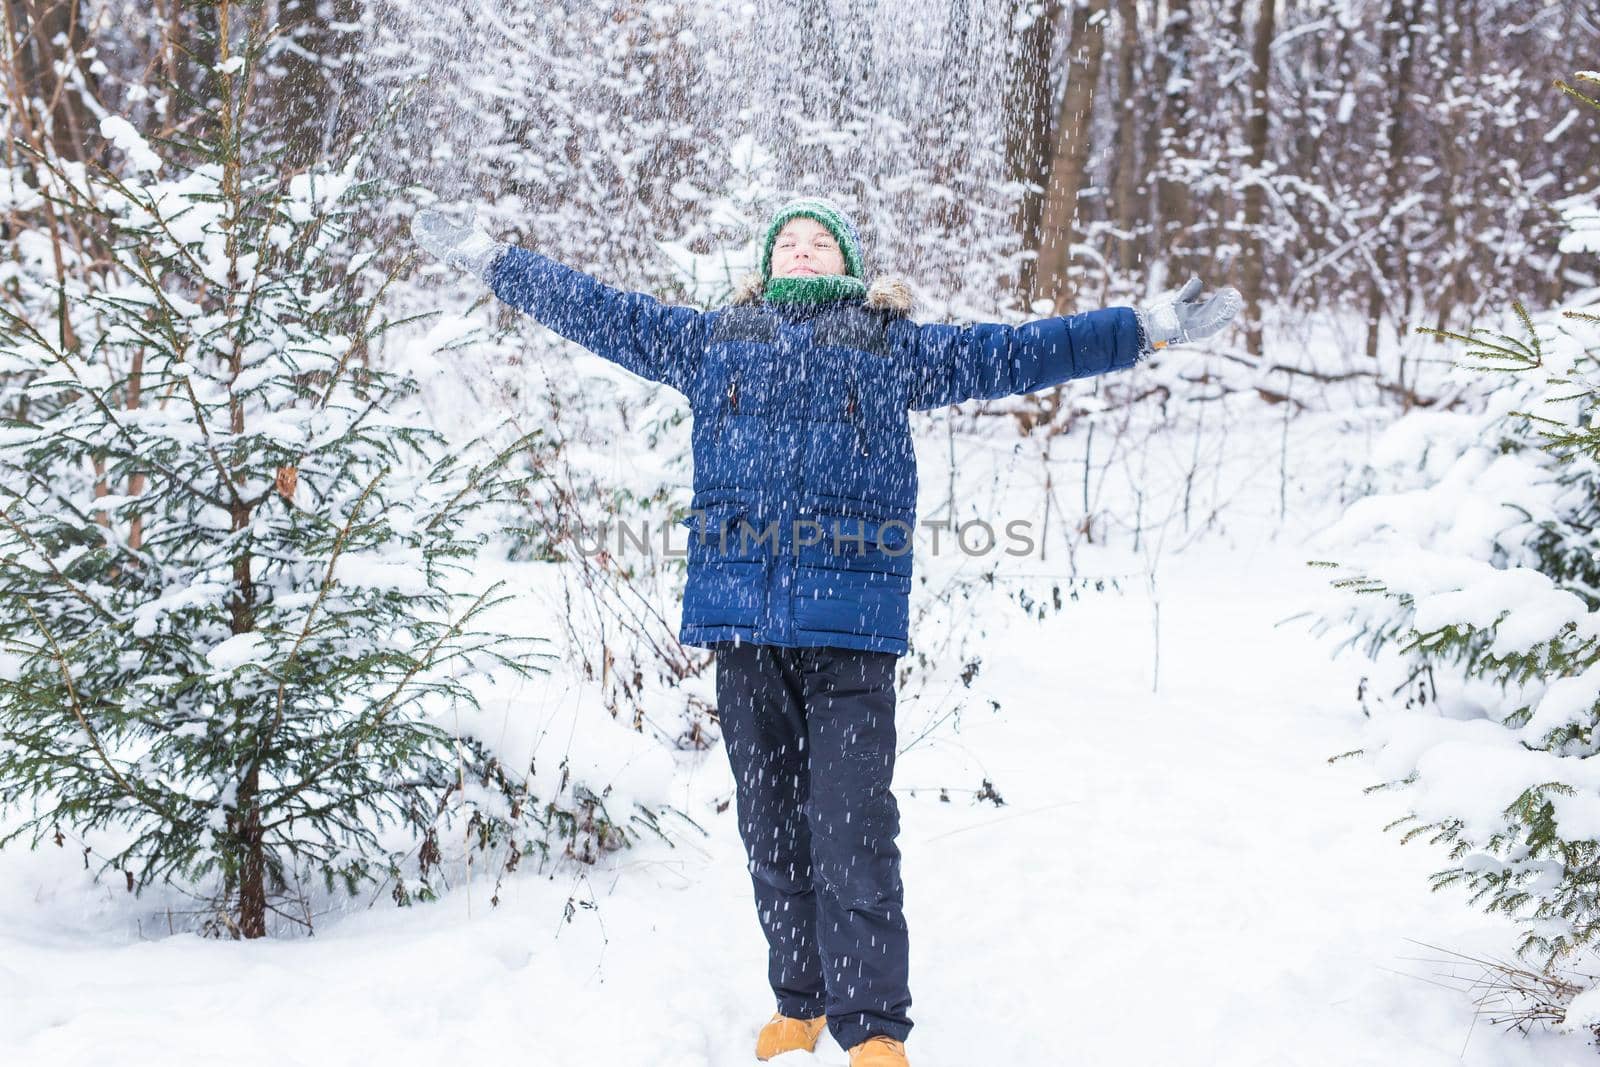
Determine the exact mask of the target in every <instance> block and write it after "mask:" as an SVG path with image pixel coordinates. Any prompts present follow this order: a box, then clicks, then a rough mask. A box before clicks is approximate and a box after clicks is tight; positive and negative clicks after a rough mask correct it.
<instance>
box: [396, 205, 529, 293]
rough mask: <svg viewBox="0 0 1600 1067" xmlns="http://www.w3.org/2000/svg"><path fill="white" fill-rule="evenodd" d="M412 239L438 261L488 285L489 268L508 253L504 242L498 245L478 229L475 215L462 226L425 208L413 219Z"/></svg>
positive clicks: (443, 214) (497, 242)
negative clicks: (504, 253)
mask: <svg viewBox="0 0 1600 1067" xmlns="http://www.w3.org/2000/svg"><path fill="white" fill-rule="evenodd" d="M411 239H412V240H413V241H415V242H417V244H419V245H421V246H422V248H423V249H424V250H425V251H426V252H428V253H429V254H430V255H432V256H433V257H434V258H435V259H440V260H443V261H444V262H445V263H447V264H449V265H450V266H452V267H455V268H457V269H458V270H464V271H466V272H467V273H469V274H472V275H474V276H476V277H477V278H479V279H480V280H482V281H485V282H487V281H488V280H489V267H490V265H491V264H493V263H494V261H495V258H496V257H497V256H499V255H500V253H501V252H503V251H505V249H506V244H505V243H504V242H503V241H496V240H495V239H494V238H493V237H490V236H489V235H488V233H486V232H485V231H484V230H483V228H482V227H481V226H479V225H478V216H477V213H476V212H473V213H472V221H471V222H469V223H466V224H462V223H458V222H452V221H451V220H450V218H449V217H448V216H447V215H445V213H444V212H442V211H435V210H434V209H433V208H423V209H422V210H421V211H419V212H417V213H416V214H415V215H413V216H411Z"/></svg>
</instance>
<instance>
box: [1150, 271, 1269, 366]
mask: <svg viewBox="0 0 1600 1067" xmlns="http://www.w3.org/2000/svg"><path fill="white" fill-rule="evenodd" d="M1199 295H1200V278H1199V276H1197V275H1193V276H1191V277H1190V278H1189V280H1188V281H1187V282H1185V283H1184V286H1183V288H1182V289H1180V290H1178V295H1177V296H1175V297H1173V298H1172V299H1171V300H1163V301H1158V302H1156V303H1154V304H1151V305H1150V306H1149V307H1147V308H1144V309H1143V310H1140V309H1137V308H1136V309H1134V314H1135V315H1136V316H1138V319H1139V340H1140V345H1141V347H1142V348H1143V350H1144V351H1145V352H1146V353H1149V352H1154V351H1156V350H1157V349H1160V348H1166V347H1167V346H1168V345H1181V344H1185V343H1187V342H1189V341H1203V340H1205V339H1206V338H1207V337H1211V336H1212V335H1214V334H1218V333H1221V332H1222V330H1223V328H1224V327H1226V326H1227V325H1228V323H1229V322H1231V321H1233V317H1234V316H1235V315H1237V314H1238V313H1239V309H1240V308H1241V307H1243V306H1244V298H1243V297H1241V296H1240V295H1239V290H1237V289H1235V288H1234V287H1233V286H1231V285H1225V286H1223V287H1222V288H1221V289H1218V290H1217V291H1216V292H1215V293H1212V294H1211V295H1210V296H1208V297H1206V298H1205V299H1204V300H1196V299H1195V298H1196V297H1197V296H1199Z"/></svg>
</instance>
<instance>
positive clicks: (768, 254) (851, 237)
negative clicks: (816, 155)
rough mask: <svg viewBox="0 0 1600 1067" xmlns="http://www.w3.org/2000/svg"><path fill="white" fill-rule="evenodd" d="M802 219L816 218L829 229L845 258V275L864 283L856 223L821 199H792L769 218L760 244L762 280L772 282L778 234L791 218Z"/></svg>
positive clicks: (859, 239) (829, 202) (830, 203)
mask: <svg viewBox="0 0 1600 1067" xmlns="http://www.w3.org/2000/svg"><path fill="white" fill-rule="evenodd" d="M802 215H803V216H805V217H806V218H809V219H816V220H817V221H818V222H820V223H822V225H824V226H826V227H827V228H828V232H829V233H831V234H833V239H834V240H835V241H837V242H839V251H840V253H842V254H843V256H844V272H845V275H846V276H848V277H851V278H857V279H860V280H862V281H865V280H866V274H867V271H866V266H865V264H864V262H863V260H862V256H861V235H860V233H859V232H858V231H857V230H856V224H855V222H854V221H853V220H852V219H851V218H850V216H849V215H846V214H845V213H844V212H843V211H842V210H840V208H839V205H837V204H835V203H834V202H833V201H831V200H825V199H823V198H822V197H820V196H803V197H801V198H800V199H798V200H791V201H789V202H788V203H787V204H785V205H783V207H781V208H779V209H778V213H777V214H776V215H774V216H772V221H771V222H769V223H768V224H767V233H766V236H765V237H764V238H763V239H762V242H761V280H762V281H763V282H768V281H771V280H772V246H773V245H775V244H777V242H778V231H779V230H781V229H783V228H784V226H785V225H787V224H788V222H789V220H790V219H793V218H798V217H800V216H802Z"/></svg>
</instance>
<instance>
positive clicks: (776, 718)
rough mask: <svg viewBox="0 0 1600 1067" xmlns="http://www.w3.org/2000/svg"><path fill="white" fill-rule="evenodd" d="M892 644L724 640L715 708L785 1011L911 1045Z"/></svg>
mask: <svg viewBox="0 0 1600 1067" xmlns="http://www.w3.org/2000/svg"><path fill="white" fill-rule="evenodd" d="M897 658H898V657H897V656H896V655H895V654H894V653H892V652H865V651H858V650H855V649H842V648H785V647H778V646H774V645H755V644H740V645H738V646H725V647H721V648H718V649H717V652H716V662H717V715H718V718H719V719H720V720H721V723H722V737H723V742H724V744H725V745H726V747H727V750H728V760H729V762H730V763H731V765H732V767H733V777H734V782H735V801H736V805H737V811H738V816H739V835H740V837H741V838H742V839H743V840H744V846H745V853H746V855H747V856H748V857H749V866H750V875H751V881H752V883H753V884H754V886H755V895H756V910H757V913H758V915H759V916H760V919H761V928H762V930H763V931H764V932H765V933H766V936H767V945H768V961H767V977H768V981H769V982H770V983H771V985H772V991H773V993H774V994H776V996H777V1001H778V1010H779V1011H781V1012H782V1013H783V1014H785V1015H789V1016H793V1017H795V1018H815V1017H817V1016H818V1015H821V1014H824V1013H826V1014H827V1016H828V1029H829V1031H830V1032H832V1034H833V1037H834V1040H835V1041H837V1042H838V1043H839V1045H840V1046H841V1047H843V1048H845V1049H848V1048H850V1047H851V1046H852V1045H856V1044H859V1043H861V1042H862V1041H865V1040H866V1039H867V1038H869V1037H871V1036H873V1035H874V1034H887V1035H889V1036H890V1037H893V1038H897V1039H899V1040H902V1041H903V1040H905V1038H906V1035H907V1034H908V1033H910V1031H911V1019H910V1018H909V1017H908V1016H907V1014H906V1013H907V1011H908V1010H909V1008H910V1007H911V993H910V992H909V990H908V989H907V980H908V978H907V965H908V944H907V939H906V921H905V916H904V915H903V914H902V912H901V905H902V902H903V899H904V898H903V895H902V889H901V884H900V850H899V848H898V847H897V846H896V845H895V837H896V836H897V835H898V834H899V832H900V812H899V808H898V807H897V805H896V803H895V798H894V794H893V793H891V792H890V791H889V782H890V779H891V778H892V777H893V774H894V756H895V726H894V705H895V692H894V681H895V662H896V660H897Z"/></svg>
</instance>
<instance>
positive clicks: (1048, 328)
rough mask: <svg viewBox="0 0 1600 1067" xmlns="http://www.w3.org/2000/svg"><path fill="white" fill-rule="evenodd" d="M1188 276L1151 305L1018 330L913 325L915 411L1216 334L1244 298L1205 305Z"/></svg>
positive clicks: (1115, 364) (1099, 369)
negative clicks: (1179, 286)
mask: <svg viewBox="0 0 1600 1067" xmlns="http://www.w3.org/2000/svg"><path fill="white" fill-rule="evenodd" d="M1200 289H1201V285H1200V279H1199V278H1198V277H1191V278H1190V279H1189V280H1188V281H1187V282H1186V283H1185V284H1184V286H1183V288H1182V289H1180V290H1179V291H1178V293H1177V294H1176V295H1175V296H1173V297H1171V298H1170V299H1163V300H1158V301H1156V302H1155V303H1154V304H1151V305H1150V306H1149V307H1146V308H1141V309H1139V310H1137V311H1136V310H1134V309H1133V308H1127V307H1117V308H1105V309H1104V310H1101V311H1086V312H1084V313H1082V314H1079V315H1069V316H1066V317H1064V318H1053V319H1040V320H1039V321H1038V322H1029V323H1024V324H1023V325H1021V326H1001V325H996V324H983V325H978V326H939V325H930V326H918V327H914V328H915V329H916V331H917V333H916V337H915V348H916V350H915V359H914V361H913V362H914V366H915V380H914V382H913V388H912V403H911V407H912V409H913V410H918V411H920V410H925V409H927V408H936V407H943V406H944V405H946V404H959V403H961V402H962V401H963V400H977V399H983V400H993V399H995V398H997V397H1002V396H1010V395H1012V394H1014V393H1031V392H1033V391H1034V390H1036V389H1044V388H1047V387H1049V386H1052V385H1059V384H1060V383H1062V382H1064V381H1067V380H1068V379H1071V378H1090V377H1093V376H1094V375H1096V374H1105V373H1107V372H1108V371H1114V370H1123V369H1125V368H1127V367H1131V366H1133V365H1134V364H1135V363H1137V362H1138V361H1139V360H1141V359H1143V358H1144V357H1145V356H1147V355H1149V354H1150V353H1151V352H1154V351H1156V350H1158V349H1162V348H1166V347H1168V346H1169V345H1179V344H1186V343H1188V342H1190V341H1199V340H1203V339H1205V338H1207V337H1211V336H1212V335H1214V334H1217V333H1219V332H1221V331H1222V330H1223V329H1224V328H1225V327H1226V326H1227V325H1228V323H1229V322H1231V321H1232V320H1233V317H1234V315H1236V314H1238V312H1239V308H1240V306H1241V305H1242V303H1243V301H1242V300H1241V299H1240V297H1239V291H1238V290H1237V289H1234V288H1233V287H1231V286H1224V287H1223V288H1221V289H1219V290H1217V291H1216V292H1215V293H1213V294H1212V295H1210V296H1208V297H1206V298H1205V299H1204V300H1201V299H1199V296H1200Z"/></svg>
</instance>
